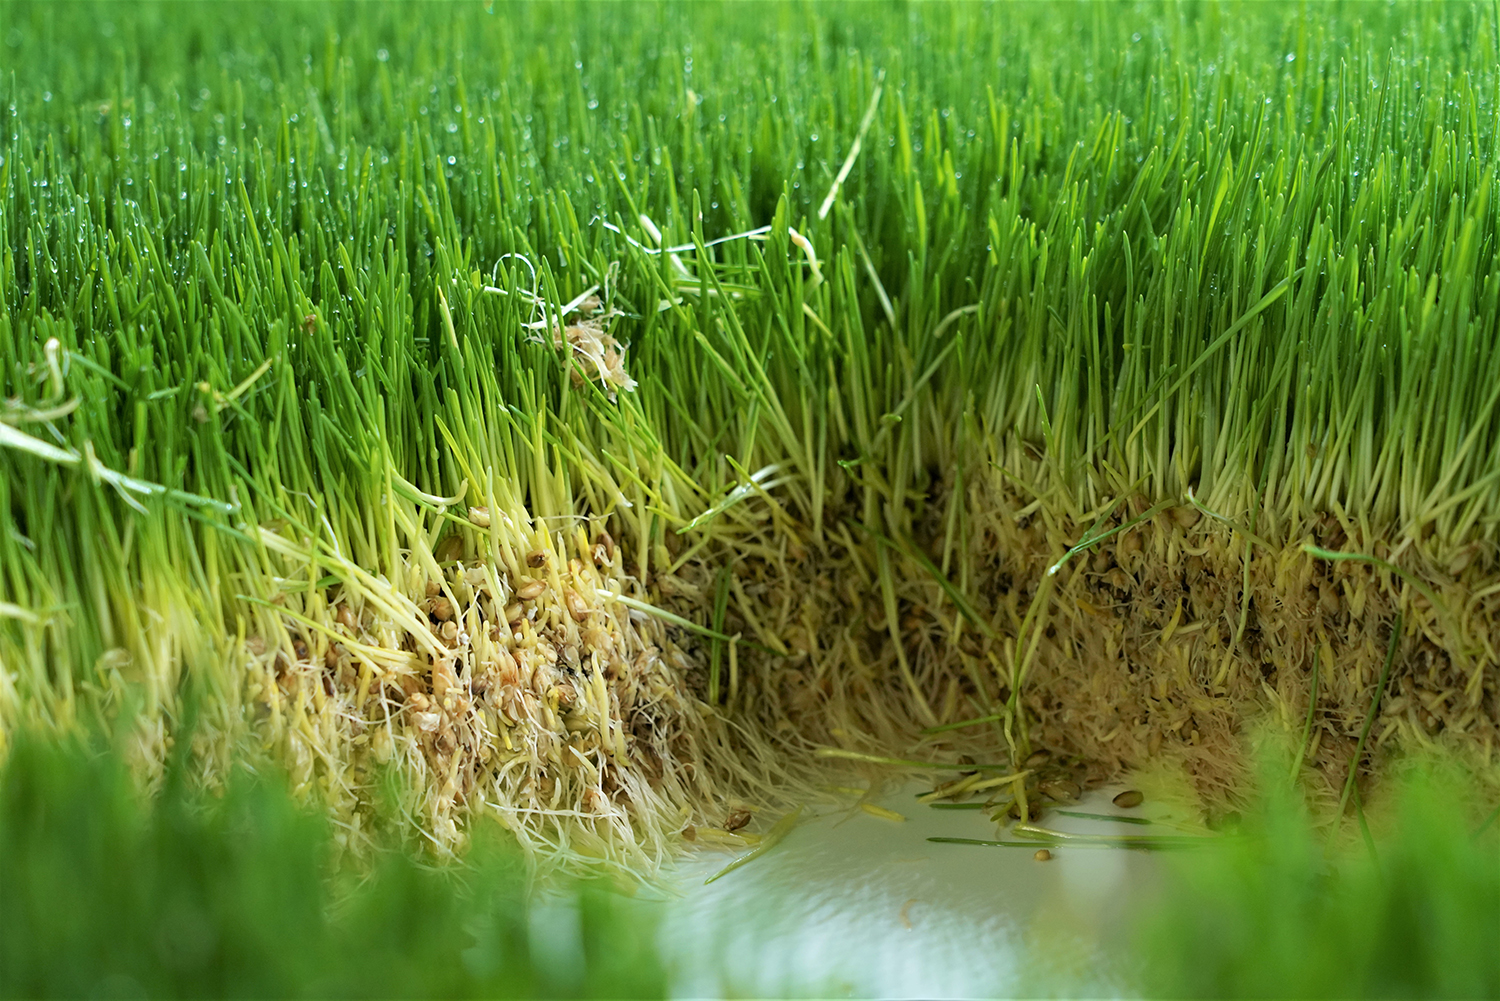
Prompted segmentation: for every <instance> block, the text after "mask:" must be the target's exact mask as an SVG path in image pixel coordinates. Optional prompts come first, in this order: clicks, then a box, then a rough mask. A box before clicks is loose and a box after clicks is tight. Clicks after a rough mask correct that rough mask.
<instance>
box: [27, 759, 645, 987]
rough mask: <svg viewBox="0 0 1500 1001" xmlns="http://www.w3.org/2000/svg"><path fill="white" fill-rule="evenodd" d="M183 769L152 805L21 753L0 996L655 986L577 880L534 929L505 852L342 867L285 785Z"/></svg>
mask: <svg viewBox="0 0 1500 1001" xmlns="http://www.w3.org/2000/svg"><path fill="white" fill-rule="evenodd" d="M183 772H184V769H183V767H182V763H181V762H180V761H176V762H174V763H173V764H172V765H171V766H170V767H169V769H168V772H167V775H166V778H165V780H164V785H163V787H162V789H161V790H160V792H159V794H158V795H157V796H155V797H154V798H151V799H149V800H148V799H146V798H144V797H142V796H140V795H139V794H138V791H137V789H136V788H135V785H134V783H133V780H132V779H131V778H130V776H129V774H128V772H127V770H126V768H125V766H124V765H123V764H122V762H121V760H120V757H119V756H118V755H117V754H115V753H114V752H113V751H109V750H100V749H98V748H95V747H89V746H87V745H85V744H84V743H83V742H81V741H80V742H72V743H67V744H60V743H56V742H53V743H43V742H40V741H37V740H27V739H21V740H19V741H18V742H17V744H16V746H15V747H14V749H13V750H12V751H11V753H10V755H9V757H8V759H7V760H6V762H5V765H4V769H3V772H0V996H3V997H32V998H40V997H84V996H105V997H152V998H169V997H403V998H404V997H412V998H415V997H446V998H460V997H652V996H656V997H659V996H661V995H662V993H663V991H664V982H663V976H662V972H661V970H660V968H659V966H658V965H657V962H656V959H655V953H654V952H653V950H652V947H651V929H650V928H649V927H646V926H643V925H642V923H641V922H640V920H639V916H633V917H627V915H626V912H625V910H624V909H623V908H624V902H623V901H622V900H621V899H620V898H619V897H618V896H616V895H614V894H611V893H609V892H607V891H605V890H602V889H600V888H598V887H597V886H593V885H584V886H580V887H577V888H575V889H573V890H571V891H569V893H570V899H569V900H567V901H564V902H563V903H562V904H561V905H559V906H558V907H557V911H558V913H560V914H561V915H562V916H563V920H562V921H561V922H559V921H558V920H555V919H554V920H550V921H548V922H546V923H545V927H543V925H542V923H538V922H535V921H534V920H533V918H534V912H535V909H536V906H537V905H536V903H535V902H534V901H533V900H532V899H531V898H529V897H528V896H527V895H526V886H525V871H524V868H523V867H522V865H521V863H520V862H519V859H518V857H517V855H516V853H515V851H514V849H513V848H512V847H511V846H507V845H504V844H501V843H499V842H498V841H496V840H495V839H491V840H490V841H489V842H488V843H484V842H483V839H477V840H476V846H475V850H474V851H473V852H472V853H471V855H470V857H469V858H468V859H467V860H466V861H465V862H464V863H463V864H462V865H459V864H456V863H455V864H453V865H450V866H447V867H445V868H433V867H429V866H426V865H424V864H422V863H421V862H419V861H416V860H415V859H414V857H413V855H412V853H410V852H403V851H396V852H389V853H386V854H384V855H382V856H380V857H379V858H378V859H377V861H376V862H375V864H374V865H373V866H369V867H367V868H364V869H363V870H362V871H360V872H355V871H353V869H352V868H351V866H350V865H348V864H340V863H339V862H338V861H337V854H338V853H337V852H336V851H335V849H334V844H333V841H332V839H331V838H330V831H329V828H328V825H327V824H326V822H325V821H324V820H323V819H322V818H320V817H317V816H315V815H313V814H310V813H308V812H307V811H305V810H303V809H301V808H299V807H297V806H296V805H294V804H293V803H292V801H291V800H290V798H289V797H288V795H287V793H286V791H285V784H284V782H282V781H281V780H280V779H279V777H278V778H272V777H264V776H255V775H252V774H251V773H250V772H249V771H247V770H241V771H239V772H237V773H236V774H235V776H234V777H233V779H232V780H231V782H230V783H229V786H228V788H227V790H226V791H225V793H224V794H223V795H222V796H220V797H211V796H207V795H204V794H201V793H198V792H194V791H192V790H191V788H190V783H189V782H187V781H185V776H184V774H183ZM569 903H571V904H573V905H574V906H567V904H569ZM549 917H555V916H550V915H549ZM575 917H576V924H575V923H573V920H572V919H573V918H575ZM569 925H571V927H569Z"/></svg>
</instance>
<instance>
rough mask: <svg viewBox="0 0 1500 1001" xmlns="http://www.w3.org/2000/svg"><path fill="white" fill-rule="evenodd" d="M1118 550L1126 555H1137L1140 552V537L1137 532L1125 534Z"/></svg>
mask: <svg viewBox="0 0 1500 1001" xmlns="http://www.w3.org/2000/svg"><path fill="white" fill-rule="evenodd" d="M1120 549H1121V551H1123V552H1127V553H1138V552H1140V551H1141V536H1140V533H1139V532H1126V533H1125V536H1124V538H1122V539H1121V540H1120Z"/></svg>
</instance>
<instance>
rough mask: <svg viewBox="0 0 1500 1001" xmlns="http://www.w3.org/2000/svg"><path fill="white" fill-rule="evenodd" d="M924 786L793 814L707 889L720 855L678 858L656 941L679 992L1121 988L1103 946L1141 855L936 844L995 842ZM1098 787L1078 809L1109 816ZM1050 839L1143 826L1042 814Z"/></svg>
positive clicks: (1142, 885)
mask: <svg viewBox="0 0 1500 1001" xmlns="http://www.w3.org/2000/svg"><path fill="white" fill-rule="evenodd" d="M921 791H924V787H920V786H917V785H911V786H908V787H905V788H902V789H900V790H898V791H895V792H891V793H889V794H888V795H886V796H884V797H882V798H881V799H880V800H879V803H880V805H882V806H885V807H887V808H889V809H892V810H896V811H898V812H900V813H902V814H904V815H905V816H906V817H907V818H908V819H907V821H906V822H905V823H896V822H893V821H890V820H884V819H881V818H878V817H874V816H871V815H869V814H866V813H864V812H862V811H854V812H853V813H852V814H851V813H850V812H849V811H846V810H840V811H832V812H825V813H824V814H823V815H821V816H818V817H814V818H810V819H808V820H804V821H803V822H802V823H801V824H799V825H798V827H797V828H796V829H795V830H794V831H793V832H792V833H791V834H790V835H789V836H788V837H787V839H786V840H785V841H784V842H782V844H781V845H779V846H777V847H776V848H775V849H773V850H772V851H771V852H770V853H768V854H767V855H765V856H764V857H762V858H759V859H756V860H754V861H753V862H751V863H750V864H748V865H746V866H744V867H743V868H740V869H738V870H736V871H734V872H733V873H730V874H729V875H726V876H725V877H723V878H722V879H720V880H718V881H716V882H715V883H713V884H711V885H708V886H704V885H703V879H704V878H705V877H706V876H708V875H712V874H713V873H714V872H717V871H718V870H719V869H721V868H722V867H723V866H724V865H725V864H726V862H727V861H728V860H729V859H730V858H732V857H733V856H732V855H727V854H724V853H721V852H705V853H703V855H701V856H699V857H698V858H695V859H692V860H690V861H689V862H687V863H685V864H684V865H682V867H681V868H680V870H679V873H678V885H679V888H680V890H681V893H682V896H681V897H679V898H676V899H673V900H669V901H666V902H664V903H660V904H653V905H648V906H651V907H652V908H653V909H656V910H657V913H658V915H659V917H660V920H661V926H660V930H659V935H658V941H659V943H660V946H661V949H662V952H663V959H664V960H665V962H666V963H667V966H668V968H669V970H670V971H671V975H672V985H673V987H672V989H673V993H674V995H675V996H676V997H682V998H688V997H724V996H736V995H739V996H753V997H808V996H822V997H881V998H916V997H923V998H970V997H994V996H1006V995H1011V996H1014V995H1018V994H1019V995H1033V996H1034V995H1038V994H1059V993H1060V994H1068V995H1075V996H1076V995H1087V996H1093V997H1102V996H1111V995H1119V994H1122V993H1128V988H1127V987H1125V986H1123V985H1124V983H1125V979H1124V978H1123V977H1122V976H1121V975H1120V973H1119V971H1114V970H1111V969H1110V968H1109V964H1108V963H1107V962H1106V961H1105V960H1104V958H1103V954H1102V951H1101V947H1100V943H1101V942H1104V941H1106V940H1107V939H1109V938H1111V937H1118V936H1120V935H1121V934H1123V933H1128V925H1127V921H1128V914H1129V913H1130V911H1129V904H1130V901H1131V900H1133V899H1135V898H1136V897H1137V896H1138V894H1139V893H1140V892H1142V891H1143V890H1145V889H1147V888H1149V887H1150V886H1151V885H1152V882H1153V879H1152V877H1153V871H1154V859H1153V858H1152V857H1150V856H1148V855H1146V854H1144V853H1142V852H1137V851H1124V850H1118V849H1108V848H1052V849H1051V851H1052V852H1053V855H1054V858H1053V859H1052V860H1051V861H1048V862H1039V861H1036V860H1035V859H1034V858H1033V851H1034V849H1021V848H991V847H979V846H971V845H953V844H935V843H931V842H928V841H927V840H926V839H927V838H928V837H930V836H942V835H946V836H956V837H972V838H994V837H995V836H996V835H995V826H994V825H993V824H992V823H991V822H989V821H988V820H986V819H985V818H984V816H983V815H982V814H980V813H978V812H977V811H961V810H951V811H950V810H933V809H930V808H928V807H925V806H922V805H920V804H918V803H916V802H915V801H914V798H913V797H914V795H915V794H916V793H917V792H921ZM1114 791H1115V790H1110V792H1109V793H1094V794H1091V795H1089V796H1086V797H1085V798H1084V800H1083V801H1081V802H1080V803H1079V804H1078V805H1077V808H1078V809H1080V810H1083V811H1092V812H1096V813H1109V812H1112V808H1111V807H1110V804H1109V795H1111V794H1112V793H1113V792H1114ZM1048 823H1049V825H1051V826H1054V827H1056V828H1057V829H1060V830H1074V831H1093V832H1099V833H1104V832H1108V833H1140V829H1139V828H1135V829H1130V828H1125V827H1124V826H1123V825H1100V824H1098V823H1095V822H1091V821H1086V820H1076V819H1073V818H1066V817H1059V816H1055V815H1054V816H1053V817H1052V818H1051V819H1049V821H1048Z"/></svg>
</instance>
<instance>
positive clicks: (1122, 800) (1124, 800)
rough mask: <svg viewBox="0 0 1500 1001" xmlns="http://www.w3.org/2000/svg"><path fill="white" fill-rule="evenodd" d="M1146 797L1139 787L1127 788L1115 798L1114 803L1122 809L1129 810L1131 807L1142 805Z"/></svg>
mask: <svg viewBox="0 0 1500 1001" xmlns="http://www.w3.org/2000/svg"><path fill="white" fill-rule="evenodd" d="M1145 799H1146V797H1145V796H1144V795H1143V794H1142V793H1141V791H1140V790H1139V789H1127V790H1125V791H1124V792H1122V793H1120V794H1119V795H1118V796H1116V797H1115V798H1114V804H1115V806H1118V807H1119V808H1120V809H1122V810H1129V809H1130V808H1131V807H1134V806H1140V805H1141V803H1143V802H1145Z"/></svg>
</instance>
